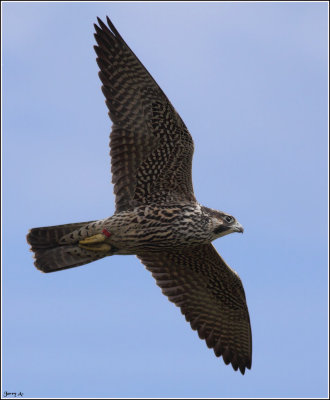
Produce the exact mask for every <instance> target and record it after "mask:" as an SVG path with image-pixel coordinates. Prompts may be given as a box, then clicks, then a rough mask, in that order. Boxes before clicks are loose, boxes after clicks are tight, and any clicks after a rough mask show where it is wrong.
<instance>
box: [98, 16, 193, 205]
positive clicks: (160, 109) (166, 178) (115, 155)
mask: <svg viewBox="0 0 330 400" xmlns="http://www.w3.org/2000/svg"><path fill="white" fill-rule="evenodd" d="M98 22H99V25H100V27H99V26H97V25H95V30H96V34H95V38H96V41H97V44H98V46H94V48H95V51H96V53H97V56H98V58H97V63H98V65H99V67H100V72H99V77H100V79H101V81H102V84H103V86H102V91H103V94H104V96H105V98H106V104H107V106H108V109H109V116H110V118H111V120H112V122H113V126H112V131H111V134H110V149H111V151H110V155H111V171H112V182H113V183H114V193H115V196H116V212H120V211H123V210H128V209H131V208H134V207H135V206H137V205H140V204H148V203H150V202H157V203H158V204H162V203H165V202H168V201H184V202H190V201H191V202H192V201H195V197H194V193H193V186H192V178H191V163H192V156H193V151H194V145H193V141H192V138H191V135H190V134H189V132H188V130H187V128H186V126H185V124H184V123H183V121H182V120H181V118H180V116H179V115H178V113H177V112H176V111H175V109H174V107H173V106H172V105H171V103H170V102H169V100H168V99H167V97H166V96H165V94H164V92H163V91H162V90H161V89H160V87H159V86H158V85H157V83H156V82H155V81H154V79H153V78H152V76H151V75H150V74H149V72H148V71H147V70H146V69H145V67H144V66H143V65H142V63H141V62H140V61H139V60H138V58H137V57H136V56H135V54H134V53H133V52H132V51H131V50H130V48H129V47H128V46H127V44H126V43H125V41H124V40H123V39H122V37H121V36H120V34H119V33H118V31H117V30H116V28H115V27H114V26H113V24H112V23H111V21H110V20H109V18H108V17H107V22H108V25H109V27H107V26H106V25H105V24H104V23H103V22H102V21H101V20H100V19H98Z"/></svg>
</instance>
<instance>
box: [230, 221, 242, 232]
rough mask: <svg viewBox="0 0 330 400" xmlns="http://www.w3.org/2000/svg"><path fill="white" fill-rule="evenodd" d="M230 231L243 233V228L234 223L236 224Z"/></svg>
mask: <svg viewBox="0 0 330 400" xmlns="http://www.w3.org/2000/svg"><path fill="white" fill-rule="evenodd" d="M232 230H233V231H234V232H240V233H243V232H244V228H243V226H242V225H241V224H240V223H239V222H236V223H235V224H234V225H233V226H232Z"/></svg>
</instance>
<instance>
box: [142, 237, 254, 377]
mask: <svg viewBox="0 0 330 400" xmlns="http://www.w3.org/2000/svg"><path fill="white" fill-rule="evenodd" d="M138 257H139V258H140V260H141V261H142V262H143V264H145V266H146V267H147V269H148V270H149V271H151V273H152V275H153V277H154V278H155V279H156V282H157V284H158V286H160V287H161V289H162V292H163V293H164V294H165V295H166V296H167V297H168V299H169V300H170V301H172V302H173V303H174V304H175V305H177V306H179V307H181V312H182V314H184V315H185V317H186V320H187V321H189V322H190V325H191V327H192V329H194V330H197V331H198V335H199V337H200V338H201V339H205V341H206V344H207V346H208V347H210V348H213V350H214V353H215V355H216V356H217V357H219V356H221V355H222V357H223V360H224V362H225V363H226V364H229V363H230V362H231V364H232V366H233V368H234V369H235V370H237V369H238V368H239V369H240V371H241V373H242V374H244V372H245V368H249V369H250V368H251V361H252V335H251V327H250V318H249V312H248V308H247V304H246V300H245V293H244V289H243V285H242V283H241V280H240V278H239V277H238V275H237V274H236V272H234V271H233V270H232V269H231V268H230V267H229V266H228V265H227V264H226V263H225V262H224V261H223V259H222V258H221V257H220V255H219V254H218V253H217V251H216V250H215V248H214V247H213V245H212V244H205V245H199V246H196V247H191V248H189V249H186V250H183V251H178V252H173V253H172V252H159V253H153V252H149V253H144V254H138Z"/></svg>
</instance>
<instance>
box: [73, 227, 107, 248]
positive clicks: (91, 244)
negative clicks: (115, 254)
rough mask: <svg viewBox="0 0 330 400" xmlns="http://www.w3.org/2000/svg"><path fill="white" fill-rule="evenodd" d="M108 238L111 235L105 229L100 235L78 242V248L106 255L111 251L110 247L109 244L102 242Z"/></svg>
mask: <svg viewBox="0 0 330 400" xmlns="http://www.w3.org/2000/svg"><path fill="white" fill-rule="evenodd" d="M110 236H111V233H110V232H109V231H108V230H107V229H103V231H102V233H98V234H97V235H94V236H90V237H87V238H86V239H83V240H80V241H79V247H81V248H82V249H85V250H91V251H101V252H105V253H108V252H109V251H111V250H112V246H111V245H110V244H109V243H104V241H105V240H106V239H107V238H108V237H110Z"/></svg>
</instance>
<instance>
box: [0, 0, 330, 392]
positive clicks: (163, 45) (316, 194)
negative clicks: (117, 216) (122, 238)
mask: <svg viewBox="0 0 330 400" xmlns="http://www.w3.org/2000/svg"><path fill="white" fill-rule="evenodd" d="M2 11H3V15H2V33H3V38H2V44H3V54H2V55H3V63H2V72H3V82H2V83H3V90H2V96H3V109H2V111H3V137H2V141H3V150H2V156H3V210H2V216H3V243H2V245H3V271H2V274H3V275H2V276H3V301H4V303H3V323H4V324H3V327H4V328H3V343H2V346H3V367H4V368H3V371H4V372H3V379H4V380H3V390H6V391H8V392H19V391H21V392H23V393H24V396H25V397H41V398H43V397H63V398H65V397H154V396H155V397H326V396H327V392H328V380H327V376H328V344H327V342H328V306H327V303H328V283H327V282H328V269H327V145H328V130H327V124H328V114H327V109H328V104H327V98H328V92H327V88H328V78H327V76H328V69H327V68H328V53H327V48H328V39H327V36H328V19H327V15H328V5H327V3H326V2H323V3H322V2H320V3H317V2H312V3H299V2H294V3H286V2H284V3H280V2H278V3H259V2H256V3H247V2H244V3H206V2H205V3H39V2H38V3H4V4H3V5H2ZM106 15H109V17H110V18H111V19H112V21H113V22H114V24H115V25H116V27H117V29H118V30H119V32H120V33H121V34H122V36H123V37H124V38H125V40H126V41H127V42H128V44H129V46H130V47H131V48H132V49H133V51H134V52H135V53H136V54H137V55H138V57H139V58H140V59H141V61H142V62H143V63H144V65H145V66H146V67H147V68H148V70H149V71H150V72H151V74H152V75H153V77H154V78H155V79H156V81H157V82H158V83H159V85H160V86H161V87H162V89H163V90H164V92H165V93H166V94H167V96H168V97H169V99H170V100H171V102H172V103H173V105H174V106H175V107H176V109H177V111H178V112H179V113H180V115H181V117H182V118H183V120H184V121H185V123H186V125H187V126H188V128H189V130H190V132H191V134H192V136H193V138H194V142H195V155H194V160H193V181H194V189H195V194H196V197H197V198H198V200H199V201H200V203H202V204H203V205H205V206H208V207H212V208H216V209H219V210H223V211H226V212H228V213H231V214H233V215H234V216H235V217H236V218H237V219H238V220H239V221H240V222H241V224H242V225H243V226H244V228H245V232H244V235H228V236H226V237H224V238H222V239H219V240H217V241H216V242H214V244H215V246H216V248H217V249H218V251H219V252H220V253H221V255H222V256H223V258H224V259H225V260H226V261H227V262H228V264H229V265H231V266H232V267H233V268H234V269H235V270H236V271H237V272H238V273H239V275H240V277H241V279H242V281H243V284H244V288H245V292H246V296H247V301H248V306H249V311H250V317H251V323H252V332H253V363H252V370H251V371H247V372H246V374H245V376H242V375H241V374H239V373H235V372H234V371H233V370H232V368H231V367H228V366H225V364H224V363H223V361H222V359H220V360H219V359H217V358H216V357H215V356H214V354H213V352H212V351H211V350H209V349H207V347H206V345H205V343H204V342H202V341H201V340H200V339H199V338H198V336H197V334H196V332H193V331H192V330H191V329H190V326H189V324H187V323H186V321H185V320H184V318H183V317H182V315H181V313H180V311H179V309H177V308H176V307H175V306H174V305H173V304H171V303H170V302H169V301H168V300H167V298H166V297H165V296H163V295H162V294H161V291H160V289H159V288H158V287H157V286H156V284H155V282H154V280H153V278H152V276H151V274H150V273H149V272H148V271H146V270H145V269H144V267H143V266H142V265H141V264H140V262H139V261H138V259H137V258H135V257H134V256H121V257H120V256H117V257H112V258H107V259H104V260H100V261H98V262H95V263H93V264H89V265H88V266H84V267H80V268H74V269H71V270H67V271H63V272H59V273H54V274H41V273H40V272H39V271H37V270H36V269H35V268H34V266H33V260H32V254H31V253H30V252H29V248H28V245H27V243H26V240H25V235H26V233H27V232H28V229H29V228H31V227H37V226H47V225H58V224H62V223H69V222H79V221H88V220H92V219H101V218H105V217H107V216H110V215H112V213H113V212H114V196H113V194H112V185H111V184H110V163H109V155H108V152H109V149H108V135H109V131H110V120H109V119H108V116H107V109H106V106H105V104H104V98H103V94H102V92H101V90H100V86H101V84H100V81H99V78H98V75H97V72H98V67H97V64H96V62H95V54H94V50H93V45H94V37H93V31H94V29H93V23H94V22H95V21H96V16H99V17H101V18H102V19H105V16H106Z"/></svg>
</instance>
